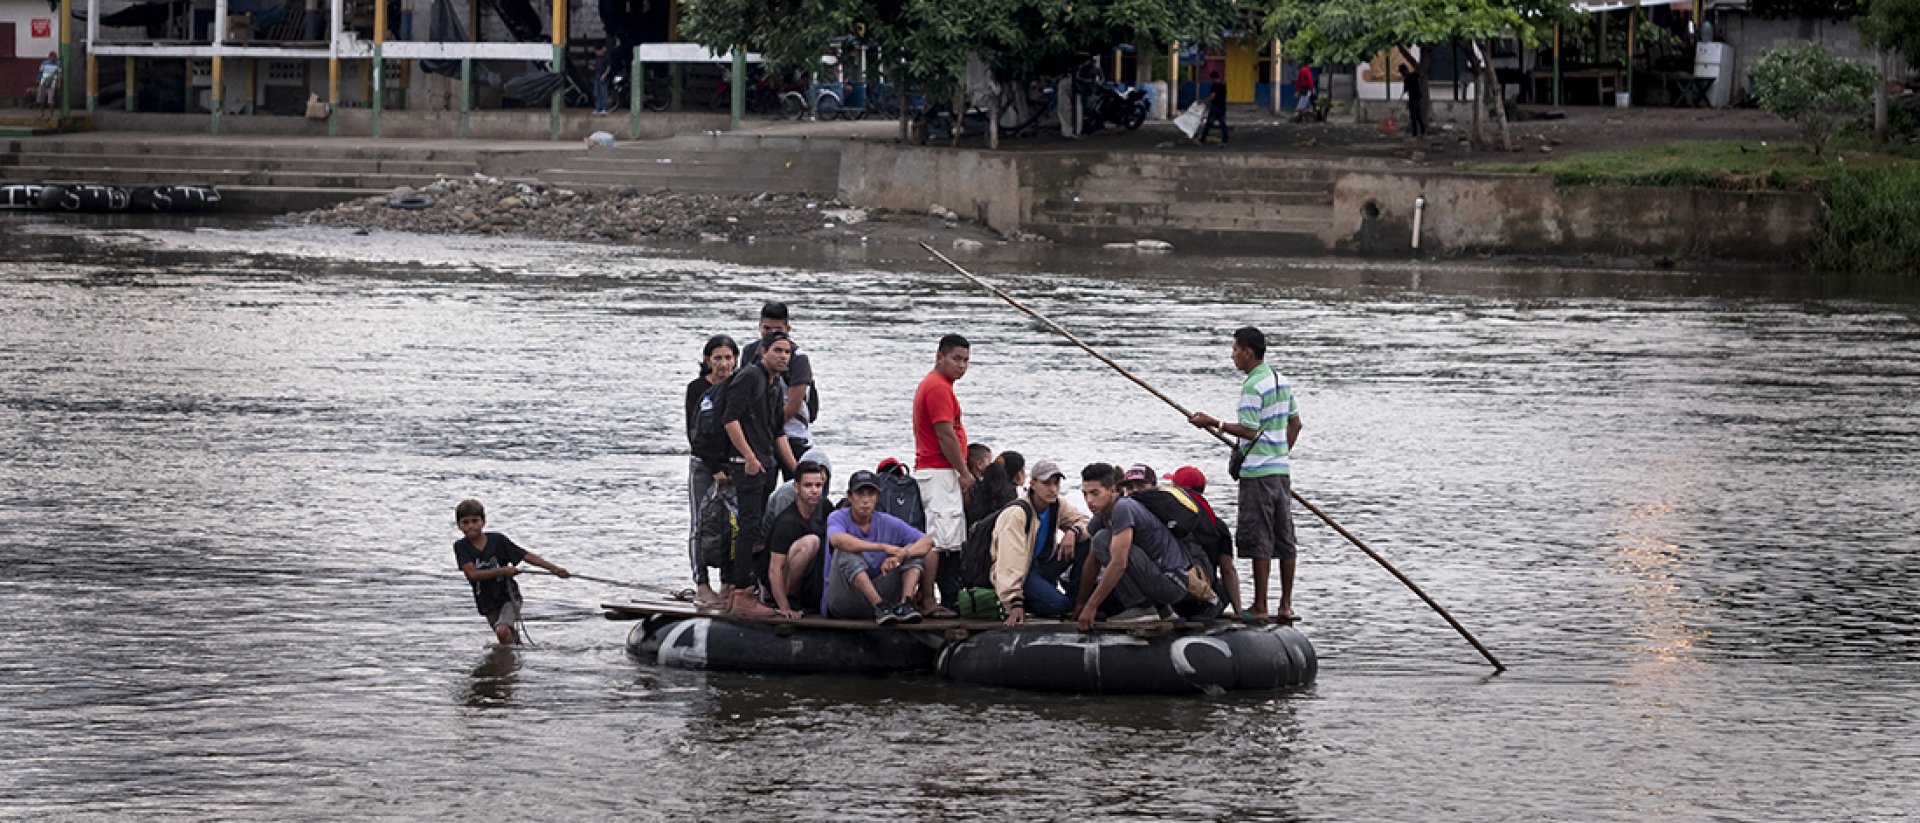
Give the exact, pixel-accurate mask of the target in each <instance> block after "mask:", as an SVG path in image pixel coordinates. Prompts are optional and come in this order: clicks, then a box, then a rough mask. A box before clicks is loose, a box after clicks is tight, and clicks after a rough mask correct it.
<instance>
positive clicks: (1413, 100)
mask: <svg viewBox="0 0 1920 823" xmlns="http://www.w3.org/2000/svg"><path fill="white" fill-rule="evenodd" d="M1407 132H1408V133H1409V134H1412V135H1413V136H1415V137H1425V136H1426V134H1427V117H1426V115H1425V114H1424V113H1422V112H1421V111H1420V98H1418V97H1409V98H1407Z"/></svg>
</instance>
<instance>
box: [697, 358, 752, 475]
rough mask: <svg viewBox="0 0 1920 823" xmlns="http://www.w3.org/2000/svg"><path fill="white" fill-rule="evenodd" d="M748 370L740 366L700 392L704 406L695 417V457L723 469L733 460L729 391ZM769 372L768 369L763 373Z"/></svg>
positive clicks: (710, 466) (711, 467) (711, 466)
mask: <svg viewBox="0 0 1920 823" xmlns="http://www.w3.org/2000/svg"><path fill="white" fill-rule="evenodd" d="M746 371H747V370H746V369H736V370H735V371H734V372H733V374H731V375H728V376H727V379H725V380H722V381H720V383H719V384H718V385H716V386H713V387H712V388H709V389H707V393H706V394H703V395H700V409H699V411H698V412H696V413H695V414H694V417H693V421H694V422H693V456H694V457H698V458H700V461H701V462H703V463H705V464H707V468H708V469H711V470H713V471H719V470H721V469H722V468H725V467H726V465H727V463H729V462H731V461H732V460H733V457H734V454H733V441H732V440H729V439H727V425H726V422H725V421H726V418H727V405H726V399H727V392H728V391H729V390H730V389H731V388H732V387H733V384H734V381H736V380H739V379H740V376H741V375H742V374H745V373H746ZM756 371H757V370H756ZM761 374H765V372H761Z"/></svg>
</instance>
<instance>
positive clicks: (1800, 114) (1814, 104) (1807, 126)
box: [1753, 44, 1879, 157]
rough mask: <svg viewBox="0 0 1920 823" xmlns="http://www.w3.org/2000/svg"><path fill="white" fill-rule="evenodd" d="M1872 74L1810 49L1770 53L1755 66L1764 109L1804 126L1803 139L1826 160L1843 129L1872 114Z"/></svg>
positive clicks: (1756, 90) (1823, 51)
mask: <svg viewBox="0 0 1920 823" xmlns="http://www.w3.org/2000/svg"><path fill="white" fill-rule="evenodd" d="M1878 82H1879V79H1878V78H1877V77H1876V76H1875V74H1874V72H1873V70H1872V69H1869V68H1867V67H1866V66H1863V65H1860V64H1859V63H1855V62H1853V61H1851V60H1841V59H1839V58H1836V57H1832V56H1830V55H1828V54H1827V50H1826V49H1823V48H1821V47H1820V46H1818V45H1814V44H1809V45H1805V46H1797V47H1794V48H1787V49H1774V50H1773V51H1770V52H1767V53H1766V54H1765V55H1763V56H1762V57H1761V58H1760V59H1759V60H1758V61H1755V62H1754V64H1753V88H1754V93H1755V96H1757V97H1759V98H1760V107H1761V108H1764V109H1766V110H1767V111H1770V112H1773V113H1774V114H1776V115H1779V116H1780V117H1782V118H1785V119H1787V120H1792V121H1794V122H1796V123H1799V124H1800V133H1801V136H1802V137H1804V138H1805V139H1806V141H1807V145H1809V146H1811V147H1812V148H1813V154H1814V156H1815V157H1819V156H1821V155H1822V154H1823V153H1824V152H1825V151H1826V147H1827V143H1828V141H1830V140H1832V139H1833V135H1834V132H1835V131H1837V130H1839V128H1840V126H1842V125H1844V124H1846V123H1848V122H1850V121H1853V120H1857V119H1859V118H1860V116H1861V115H1863V114H1866V112H1867V107H1868V105H1869V102H1870V97H1871V95H1872V94H1873V87H1874V85H1875V84H1877V83H1878Z"/></svg>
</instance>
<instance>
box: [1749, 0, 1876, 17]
mask: <svg viewBox="0 0 1920 823" xmlns="http://www.w3.org/2000/svg"><path fill="white" fill-rule="evenodd" d="M1871 2H1875V0H1751V5H1750V6H1749V8H1750V9H1751V10H1752V12H1753V15H1754V16H1755V17H1761V18H1765V19H1768V20H1800V19H1812V20H1851V19H1853V17H1854V15H1857V14H1859V13H1860V12H1861V11H1862V10H1863V7H1865V6H1866V5H1867V4H1868V3H1871Z"/></svg>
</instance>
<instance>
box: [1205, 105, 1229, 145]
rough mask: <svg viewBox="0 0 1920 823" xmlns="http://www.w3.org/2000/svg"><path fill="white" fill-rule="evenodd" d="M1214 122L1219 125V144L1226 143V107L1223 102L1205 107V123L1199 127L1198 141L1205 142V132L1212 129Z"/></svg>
mask: <svg viewBox="0 0 1920 823" xmlns="http://www.w3.org/2000/svg"><path fill="white" fill-rule="evenodd" d="M1216 123H1218V124H1219V125H1220V144H1221V145H1223V146H1224V145H1226V143H1227V107H1226V106H1225V105H1224V104H1222V105H1219V106H1214V107H1211V108H1209V109H1207V122H1206V125H1203V126H1201V127H1200V142H1202V143H1205V142H1207V133H1208V132H1211V131H1212V130H1213V126H1214V124H1216Z"/></svg>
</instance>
